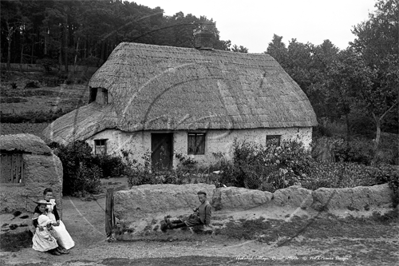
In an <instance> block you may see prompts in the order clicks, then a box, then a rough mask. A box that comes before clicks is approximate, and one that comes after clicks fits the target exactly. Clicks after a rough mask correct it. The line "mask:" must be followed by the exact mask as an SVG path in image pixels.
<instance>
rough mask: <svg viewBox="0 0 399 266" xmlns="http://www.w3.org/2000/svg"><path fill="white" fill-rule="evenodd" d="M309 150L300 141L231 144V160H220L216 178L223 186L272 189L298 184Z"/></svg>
mask: <svg viewBox="0 0 399 266" xmlns="http://www.w3.org/2000/svg"><path fill="white" fill-rule="evenodd" d="M310 160H311V156H310V153H309V152H308V151H306V150H305V149H304V148H303V146H302V144H301V143H298V142H295V141H285V142H282V144H281V146H275V145H266V146H262V145H259V144H256V143H249V142H242V143H238V142H235V143H234V151H233V162H227V161H221V162H222V163H221V165H220V167H221V168H220V169H221V176H220V179H219V181H220V182H221V183H223V184H226V185H233V186H237V187H246V188H250V189H263V190H268V191H271V192H273V191H275V190H277V189H280V188H284V187H288V186H291V185H294V184H299V182H300V179H301V178H302V176H304V175H306V174H307V173H308V166H309V163H310Z"/></svg>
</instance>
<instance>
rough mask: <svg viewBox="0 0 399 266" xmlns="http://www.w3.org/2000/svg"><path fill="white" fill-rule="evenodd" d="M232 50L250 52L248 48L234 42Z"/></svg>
mask: <svg viewBox="0 0 399 266" xmlns="http://www.w3.org/2000/svg"><path fill="white" fill-rule="evenodd" d="M231 51H232V52H236V53H245V54H246V53H248V48H246V47H244V46H242V45H240V46H238V45H237V44H234V45H233V47H232V48H231Z"/></svg>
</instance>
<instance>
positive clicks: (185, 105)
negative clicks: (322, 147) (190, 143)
mask: <svg viewBox="0 0 399 266" xmlns="http://www.w3.org/2000/svg"><path fill="white" fill-rule="evenodd" d="M89 86H90V87H91V88H105V89H107V90H108V93H109V95H110V98H112V101H113V102H112V103H110V104H108V105H110V106H112V108H111V109H112V110H113V111H114V112H115V114H116V115H115V116H114V115H111V117H113V119H114V120H112V122H110V121H109V120H108V121H107V122H106V124H107V125H108V123H110V124H112V126H113V127H114V128H118V129H120V130H123V131H139V130H194V129H198V130H199V129H249V128H284V127H311V126H315V125H316V124H317V121H316V115H315V113H314V111H313V108H312V106H311V105H310V102H309V100H308V98H307V96H306V95H305V93H304V92H303V91H302V90H301V88H300V87H299V86H298V85H297V84H296V83H295V82H294V81H293V80H292V79H291V77H290V76H289V75H288V74H287V73H286V72H285V71H284V70H283V69H282V67H281V66H280V65H279V64H278V63H277V62H276V60H274V59H273V58H272V57H271V56H270V55H267V54H244V53H234V52H228V51H221V50H196V49H190V48H181V47H169V46H157V45H146V44H137V43H121V44H120V45H118V46H117V47H116V48H115V50H114V51H113V52H112V54H111V55H110V56H109V58H108V60H107V61H106V62H105V63H104V65H103V66H102V67H101V68H100V69H99V70H98V71H97V72H96V73H95V74H94V75H93V76H92V78H91V80H90V82H89ZM86 108H87V109H84V108H81V111H80V112H86V111H88V110H92V109H91V108H88V107H86ZM96 110H97V111H98V112H102V113H104V112H108V110H109V107H105V108H104V109H96ZM91 115H92V113H90V112H87V113H82V114H81V120H79V119H78V120H76V119H75V118H74V116H73V115H71V114H67V116H68V117H61V118H60V119H58V120H56V121H55V122H54V123H53V125H52V128H53V129H54V130H53V132H54V133H55V132H57V134H53V139H54V137H55V138H61V139H65V138H66V139H69V138H70V137H71V135H68V134H65V132H63V130H61V128H64V129H65V130H67V131H68V132H72V131H73V130H75V131H76V130H78V131H82V132H83V131H84V132H87V134H81V135H80V137H79V138H81V139H82V138H85V137H86V138H87V137H89V136H90V135H92V134H94V133H96V132H98V131H96V130H100V129H104V125H103V122H102V121H100V120H97V123H100V124H101V125H99V126H98V127H97V128H96V127H93V126H92V125H91V124H86V122H85V120H86V119H89V120H90V121H92V122H93V123H95V121H94V120H93V118H89V117H90V116H91ZM103 116H108V115H106V114H103ZM84 117H85V118H84ZM73 119H74V120H73ZM71 126H75V127H76V126H78V128H76V129H66V127H71ZM81 127H84V129H82V128H81ZM89 131H90V132H89ZM75 137H76V136H75Z"/></svg>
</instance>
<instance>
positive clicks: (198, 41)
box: [193, 22, 216, 50]
mask: <svg viewBox="0 0 399 266" xmlns="http://www.w3.org/2000/svg"><path fill="white" fill-rule="evenodd" d="M215 32H216V27H215V24H214V23H211V22H209V23H203V24H200V25H199V26H198V28H196V29H195V30H194V31H193V35H194V47H195V48H196V49H200V50H213V45H214V43H215V39H216V33H215Z"/></svg>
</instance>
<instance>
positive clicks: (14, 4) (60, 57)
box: [0, 0, 399, 149]
mask: <svg viewBox="0 0 399 266" xmlns="http://www.w3.org/2000/svg"><path fill="white" fill-rule="evenodd" d="M375 8H376V10H375V12H374V13H371V14H369V18H368V20H366V21H364V22H361V23H359V24H358V25H356V26H354V27H353V29H352V32H353V33H354V35H355V39H354V41H353V42H351V43H350V45H349V46H348V47H347V48H346V49H344V50H340V49H339V48H337V47H336V46H335V45H334V44H333V43H332V42H331V41H329V40H325V41H324V42H323V43H322V44H320V45H314V44H311V43H300V42H298V41H297V40H296V39H292V40H290V41H289V42H288V45H286V44H285V43H284V42H283V41H282V39H283V37H282V36H278V35H274V36H273V38H272V41H271V42H270V43H269V45H268V47H267V50H266V53H268V54H270V55H271V56H273V57H274V58H275V59H276V60H277V61H278V62H279V63H280V64H281V66H282V67H283V68H284V70H285V71H286V72H287V73H288V74H289V75H290V76H291V77H292V78H293V79H294V80H295V81H296V82H297V83H298V84H299V86H300V87H301V88H302V89H303V90H304V91H305V93H306V94H307V96H308V97H309V99H310V101H311V104H312V106H313V108H314V109H315V111H316V114H317V117H318V119H319V121H320V123H321V124H323V121H327V120H328V121H336V120H341V119H343V120H344V121H345V123H346V128H347V138H348V139H349V138H350V136H351V135H353V134H364V133H365V132H364V131H367V130H369V129H370V128H373V127H374V129H375V130H374V132H375V139H376V141H375V144H376V149H377V147H378V143H379V140H380V136H381V130H384V131H390V132H395V133H398V90H399V43H398V40H399V36H398V35H399V26H398V18H399V10H398V9H399V4H398V0H377V1H376V4H375ZM209 23H215V22H214V21H213V20H212V19H207V18H206V17H205V16H201V17H199V18H198V17H196V16H193V15H192V14H187V15H185V14H184V13H182V12H178V13H176V14H175V15H173V16H165V15H164V12H163V10H162V8H160V7H156V8H149V7H146V6H143V5H139V4H136V3H134V2H127V1H125V2H123V1H121V0H91V1H86V0H71V1H56V0H46V1H36V0H4V1H3V0H2V1H1V50H0V51H1V55H0V58H1V61H2V62H7V63H8V66H9V65H10V63H39V64H42V65H44V66H49V65H65V70H66V72H68V65H71V64H81V65H87V66H97V67H98V66H100V65H101V64H102V63H103V62H104V61H105V60H106V59H107V58H108V56H109V54H110V53H111V52H112V50H113V49H114V48H115V47H116V46H117V45H118V44H119V43H120V42H124V41H126V42H138V43H146V44H156V45H169V46H178V47H193V45H194V42H193V31H194V30H195V29H196V28H197V27H198V26H199V25H202V24H209ZM214 31H215V36H216V41H215V48H216V49H220V50H229V51H234V52H243V53H246V52H248V49H247V48H246V47H243V46H241V45H240V46H238V45H232V43H231V41H230V40H227V41H224V40H220V37H219V31H218V30H217V27H216V26H215V27H214Z"/></svg>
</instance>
